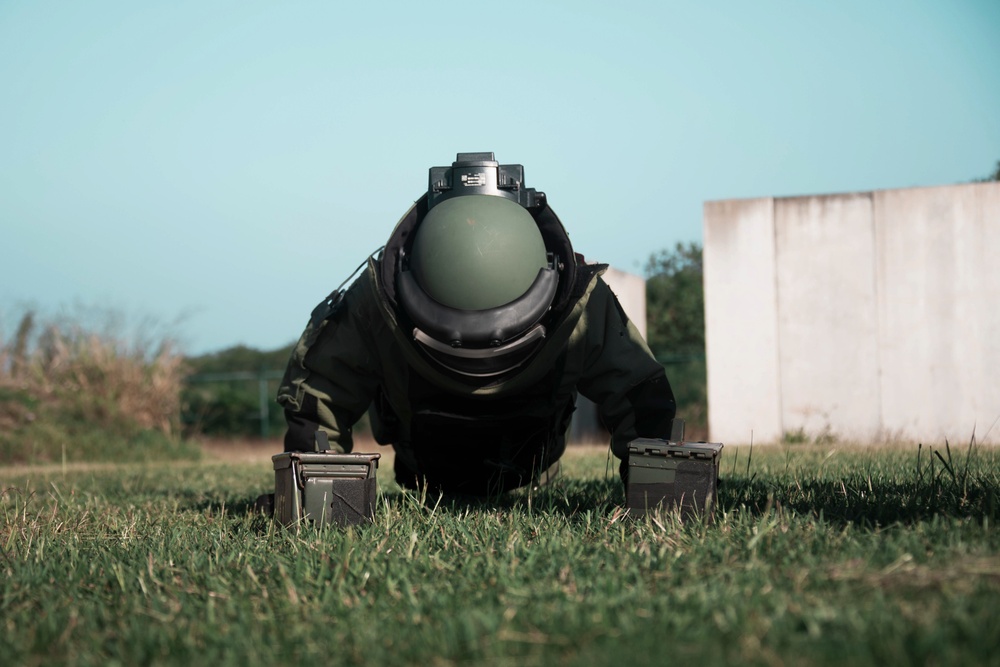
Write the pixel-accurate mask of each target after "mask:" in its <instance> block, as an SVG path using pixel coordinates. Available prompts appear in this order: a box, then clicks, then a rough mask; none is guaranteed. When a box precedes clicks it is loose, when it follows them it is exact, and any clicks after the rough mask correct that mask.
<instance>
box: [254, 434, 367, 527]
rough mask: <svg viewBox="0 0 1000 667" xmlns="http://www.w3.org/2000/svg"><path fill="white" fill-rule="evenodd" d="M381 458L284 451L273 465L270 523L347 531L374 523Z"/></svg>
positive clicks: (275, 459)
mask: <svg viewBox="0 0 1000 667" xmlns="http://www.w3.org/2000/svg"><path fill="white" fill-rule="evenodd" d="M380 457H381V454H338V453H333V452H284V453H282V454H276V455H275V456H273V457H271V461H272V463H273V464H274V518H275V520H276V521H278V522H279V523H281V524H284V525H286V526H289V525H293V524H300V523H304V522H311V523H313V524H315V525H317V526H325V525H336V526H348V525H352V524H359V523H370V522H372V521H374V520H375V492H376V489H377V482H376V479H375V472H376V470H377V469H378V460H379V458H380Z"/></svg>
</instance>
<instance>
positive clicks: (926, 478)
mask: <svg viewBox="0 0 1000 667" xmlns="http://www.w3.org/2000/svg"><path fill="white" fill-rule="evenodd" d="M943 461H944V460H943V459H942V463H943ZM748 471H749V469H748ZM998 481H1000V475H998V472H997V471H996V470H992V469H990V468H988V467H987V468H985V469H983V468H980V469H974V470H971V471H970V470H968V469H967V468H966V470H965V472H964V474H963V473H962V472H960V471H956V470H955V469H953V468H951V467H950V466H938V467H936V468H925V470H924V472H923V473H922V474H902V475H899V474H897V475H895V476H886V475H875V476H872V475H870V474H863V473H859V472H857V471H854V472H851V471H844V473H843V474H841V475H831V476H826V477H822V478H820V477H814V478H810V477H809V476H808V475H798V476H795V475H781V474H778V475H774V474H768V475H765V476H763V477H758V475H757V474H756V473H753V474H751V476H750V477H749V478H747V477H743V476H740V475H733V476H727V475H723V477H722V478H721V479H720V481H719V496H718V511H719V512H726V513H727V514H737V515H739V514H743V515H749V516H760V515H763V514H766V513H768V512H770V511H771V510H772V509H778V508H780V509H781V510H782V511H784V512H786V513H788V512H790V513H793V514H796V515H800V516H803V517H808V518H810V519H812V520H816V519H822V520H823V521H826V522H829V523H832V524H834V525H842V526H846V525H853V526H857V527H865V528H869V529H874V528H876V527H878V526H888V525H891V524H912V523H917V522H921V521H924V520H929V519H933V518H935V517H947V518H957V519H970V520H973V521H980V522H981V521H983V520H984V519H989V520H990V521H995V520H996V517H997V514H998V511H997V510H998V504H1000V503H998V495H1000V493H998V488H1000V484H998ZM171 495H172V497H173V498H174V499H175V500H177V501H179V508H181V509H186V510H191V511H195V512H200V513H208V514H220V513H222V512H225V513H226V514H229V515H231V516H253V515H258V516H261V518H262V519H264V517H263V515H262V514H261V508H260V506H259V505H258V499H257V495H256V494H254V495H249V496H239V495H235V496H234V495H232V494H225V493H222V494H219V495H218V496H216V497H211V496H210V495H209V496H206V494H205V493H204V492H196V491H187V492H185V491H174V492H172V493H171ZM624 504H625V493H624V490H623V488H622V484H621V482H620V481H619V480H618V478H617V476H614V477H610V476H609V477H608V478H606V479H573V478H565V477H564V478H562V479H558V480H556V481H555V482H554V483H553V484H551V485H548V486H543V487H540V488H534V489H527V488H522V489H517V490H514V491H511V492H508V493H505V494H500V495H498V496H493V497H486V498H481V497H474V496H462V495H440V494H436V493H431V492H427V493H424V494H421V493H419V492H413V491H400V490H397V489H391V490H384V491H382V492H381V493H380V495H379V499H378V507H377V508H376V512H377V513H380V512H384V511H386V510H388V511H390V512H400V513H402V514H406V513H410V512H416V513H419V512H428V511H431V510H433V511H436V512H444V513H448V514H463V515H469V514H472V515H478V514H487V513H496V512H498V511H499V512H527V513H549V514H553V515H561V516H564V517H567V518H568V519H569V520H570V521H575V520H576V519H577V517H579V518H580V520H584V519H583V516H584V515H589V517H593V516H594V515H596V516H605V517H612V516H616V515H618V514H620V513H621V512H622V508H623V507H624Z"/></svg>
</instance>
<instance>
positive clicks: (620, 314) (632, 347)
mask: <svg viewBox="0 0 1000 667" xmlns="http://www.w3.org/2000/svg"><path fill="white" fill-rule="evenodd" d="M584 318H585V321H584V322H583V323H582V324H583V329H582V332H583V333H582V335H583V336H584V341H583V343H584V365H583V372H582V375H581V378H580V381H579V383H578V389H579V391H580V393H581V394H583V395H584V396H586V397H587V398H589V399H590V400H592V401H594V403H596V404H597V406H598V409H599V414H600V417H601V421H602V422H603V423H604V425H605V427H606V428H607V429H608V430H609V431H610V432H611V449H612V451H613V452H614V454H615V456H617V457H618V458H620V459H622V461H623V463H624V462H625V460H626V459H627V458H628V443H629V442H630V441H631V440H633V439H635V438H637V437H647V438H667V437H669V436H670V425H671V420H673V418H674V416H675V414H676V412H677V403H676V401H675V400H674V394H673V391H672V390H671V388H670V382H669V381H668V380H667V375H666V373H665V372H664V370H663V366H661V365H660V364H659V363H658V362H657V361H656V359H655V358H654V357H653V353H652V352H650V350H649V347H648V346H647V345H646V341H644V340H643V338H642V336H641V335H640V334H639V331H638V330H637V329H636V328H635V325H634V324H632V322H631V321H630V320H629V319H628V316H627V315H626V314H625V311H624V310H623V309H622V307H621V304H620V303H619V302H618V299H617V297H615V295H614V293H613V292H612V291H611V289H610V288H609V287H608V286H607V284H606V283H605V282H604V281H603V280H601V279H598V283H597V285H595V287H594V290H593V292H592V293H591V296H590V300H589V301H588V303H587V307H586V310H585V311H584Z"/></svg>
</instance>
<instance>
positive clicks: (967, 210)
mask: <svg viewBox="0 0 1000 667" xmlns="http://www.w3.org/2000/svg"><path fill="white" fill-rule="evenodd" d="M704 222H705V249H704V251H705V320H706V336H707V350H706V351H707V364H708V398H709V430H710V433H711V438H712V439H713V440H718V441H722V442H734V443H737V442H747V441H749V440H750V438H751V433H752V434H753V438H754V440H755V441H774V440H779V439H780V438H781V437H782V435H783V434H785V433H793V432H796V431H798V430H800V429H801V430H802V431H803V432H804V433H806V434H808V435H812V436H816V435H820V434H823V433H825V432H829V433H831V434H832V435H835V436H837V437H839V438H842V439H858V440H863V441H870V440H872V439H880V438H883V437H894V438H905V439H910V440H918V441H923V442H927V443H941V442H943V440H944V439H945V438H947V439H948V440H949V441H950V442H953V443H956V442H967V441H968V439H969V437H970V436H971V434H972V431H973V428H975V429H976V433H977V435H978V440H980V441H984V439H985V441H990V442H1000V425H998V426H997V427H995V428H994V429H993V430H992V431H990V432H989V435H988V436H987V430H988V429H990V427H991V425H992V424H993V423H994V422H995V420H997V418H1000V266H998V265H1000V183H976V184H968V185H957V186H947V187H937V188H916V189H906V190H887V191H880V192H872V193H862V194H844V195H830V196H816V197H794V198H780V199H779V198H766V199H751V200H730V201H721V202H709V203H707V204H706V205H705V220H704Z"/></svg>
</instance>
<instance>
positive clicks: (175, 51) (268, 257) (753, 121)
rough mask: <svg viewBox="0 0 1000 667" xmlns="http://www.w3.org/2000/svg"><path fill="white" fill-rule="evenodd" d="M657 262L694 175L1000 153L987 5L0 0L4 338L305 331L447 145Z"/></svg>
mask: <svg viewBox="0 0 1000 667" xmlns="http://www.w3.org/2000/svg"><path fill="white" fill-rule="evenodd" d="M484 150H485V151H494V152H495V153H496V155H497V158H498V159H499V160H500V161H502V162H516V163H521V164H523V165H524V166H525V175H526V180H527V183H528V185H529V186H531V187H536V188H538V189H540V190H543V191H545V192H546V193H547V194H548V196H549V201H550V203H551V205H552V207H553V208H554V209H555V210H556V212H557V213H558V214H559V216H560V217H561V218H562V220H563V222H564V223H565V225H566V227H567V229H568V230H569V232H570V236H571V238H572V240H573V242H574V244H575V246H576V248H577V250H578V251H579V252H582V253H584V254H585V255H586V256H587V257H588V258H589V259H596V260H600V261H605V262H609V263H611V264H612V265H614V266H616V267H618V268H620V269H623V270H626V271H632V272H636V273H641V272H642V269H643V266H644V264H645V261H646V259H647V258H648V257H649V255H650V253H652V252H653V251H655V250H658V249H661V248H667V247H672V246H673V245H674V244H675V243H676V242H678V241H685V242H686V241H700V240H701V224H702V223H701V212H702V204H703V202H704V201H706V200H713V199H728V198H735V197H755V196H769V195H795V194H807V193H824V192H842V191H855V190H871V189H880V188H894V187H908V186H924V185H938V184H946V183H956V182H963V181H968V180H971V179H974V178H976V177H981V176H985V175H986V174H988V173H990V172H991V171H992V169H993V168H994V166H995V164H996V162H997V161H998V160H1000V2H998V1H997V0H984V1H981V2H974V1H972V0H951V1H949V2H940V1H938V0H923V1H920V0H909V1H894V0H880V1H879V2H871V1H863V2H854V1H845V0H838V1H837V2H827V3H819V2H773V1H767V0H764V1H760V2H685V3H679V2H667V1H664V0H660V1H650V2H628V1H625V2H621V3H610V2H606V1H603V2H586V1H582V0H574V1H572V2H540V1H538V2H521V1H519V0H515V1H508V2H502V3H497V2H450V1H439V2H434V3H424V2H419V3H418V2H410V1H406V2H396V1H383V2H369V3H346V2H332V1H328V2H262V1H249V2H248V1H245V0H241V1H239V2H223V1H215V2H202V1H198V2H156V3H154V2H105V1H101V0H88V1H87V2H65V1H62V2H51V1H49V2H47V1H44V0H42V1H39V0H35V1H21V0H2V1H0V336H10V335H11V333H12V329H13V327H14V326H15V325H16V322H15V321H14V320H13V318H14V316H15V314H17V313H19V312H21V310H22V309H23V308H25V307H34V308H38V309H40V310H41V311H42V312H43V313H56V312H59V311H60V309H65V308H68V307H70V306H72V305H73V304H77V305H79V304H84V305H85V306H86V305H88V304H89V305H93V306H95V307H100V308H110V309H112V310H116V311H119V312H121V313H124V314H126V315H127V316H128V317H129V318H132V319H136V318H138V319H153V320H156V321H159V322H165V323H169V327H170V328H171V330H172V332H173V333H174V334H175V335H176V337H177V338H178V339H179V340H180V342H181V344H182V346H183V349H184V350H185V351H187V352H189V353H192V354H197V353H202V352H206V351H214V350H218V349H221V348H225V347H229V346H231V345H236V344H247V345H251V346H255V347H260V348H266V349H270V348H275V347H278V346H280V345H284V344H287V343H289V342H291V341H293V340H294V339H295V338H296V337H297V336H298V334H299V333H300V331H301V329H302V327H303V325H304V324H305V321H306V319H307V317H308V314H309V312H310V310H311V309H312V307H313V306H314V305H315V304H316V303H317V302H318V301H319V300H320V299H321V298H322V297H324V296H325V295H326V294H327V293H328V292H329V291H330V290H331V289H332V288H333V287H335V286H336V285H337V284H338V283H340V282H341V280H343V278H344V277H346V275H347V274H348V273H350V271H351V270H352V269H353V268H354V267H355V266H356V265H357V264H358V263H359V262H361V261H362V259H363V258H364V257H365V256H366V255H367V254H368V253H369V252H370V251H372V250H374V249H375V248H376V247H378V246H379V245H381V244H382V243H383V242H384V240H385V238H386V237H387V236H388V234H389V232H390V231H391V229H392V227H393V226H394V224H395V223H396V221H397V220H398V219H399V217H400V216H401V215H402V214H403V213H404V212H405V210H406V209H407V208H408V207H409V205H410V204H411V203H412V202H413V201H414V200H415V199H416V198H418V197H419V196H420V195H421V193H422V192H423V190H424V189H425V188H426V184H427V169H428V167H430V166H433V165H446V164H450V162H451V161H452V160H453V159H454V157H455V153H456V152H460V151H463V152H464V151H484Z"/></svg>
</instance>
